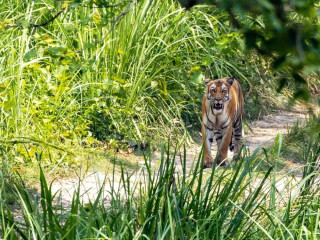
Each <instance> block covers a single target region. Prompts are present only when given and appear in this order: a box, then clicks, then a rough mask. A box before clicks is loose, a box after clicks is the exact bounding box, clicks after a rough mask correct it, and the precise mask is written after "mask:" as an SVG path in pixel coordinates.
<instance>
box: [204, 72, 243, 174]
mask: <svg viewBox="0 0 320 240" xmlns="http://www.w3.org/2000/svg"><path fill="white" fill-rule="evenodd" d="M204 83H205V85H206V91H205V94H204V96H203V99H202V127H201V132H202V143H203V145H204V161H203V166H204V167H205V168H207V167H212V166H213V164H214V159H213V157H212V155H211V146H212V143H213V138H215V140H216V142H217V145H218V156H217V164H220V165H228V164H229V161H228V159H227V156H228V148H229V149H230V151H234V154H233V160H235V159H237V157H238V156H239V153H240V151H241V147H242V116H243V111H244V99H243V94H242V90H241V86H240V84H239V82H238V81H237V80H236V79H234V78H230V77H225V78H221V79H216V80H211V79H210V78H205V80H204Z"/></svg>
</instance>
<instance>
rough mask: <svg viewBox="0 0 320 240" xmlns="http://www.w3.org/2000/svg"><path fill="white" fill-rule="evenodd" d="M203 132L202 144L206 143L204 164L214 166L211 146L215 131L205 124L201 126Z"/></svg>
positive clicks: (206, 166)
mask: <svg viewBox="0 0 320 240" xmlns="http://www.w3.org/2000/svg"><path fill="white" fill-rule="evenodd" d="M201 132H202V144H204V161H203V166H204V167H205V168H208V167H212V166H213V163H214V159H213V157H212V155H211V146H212V142H213V131H210V130H209V129H207V128H206V127H205V126H204V124H202V127H201Z"/></svg>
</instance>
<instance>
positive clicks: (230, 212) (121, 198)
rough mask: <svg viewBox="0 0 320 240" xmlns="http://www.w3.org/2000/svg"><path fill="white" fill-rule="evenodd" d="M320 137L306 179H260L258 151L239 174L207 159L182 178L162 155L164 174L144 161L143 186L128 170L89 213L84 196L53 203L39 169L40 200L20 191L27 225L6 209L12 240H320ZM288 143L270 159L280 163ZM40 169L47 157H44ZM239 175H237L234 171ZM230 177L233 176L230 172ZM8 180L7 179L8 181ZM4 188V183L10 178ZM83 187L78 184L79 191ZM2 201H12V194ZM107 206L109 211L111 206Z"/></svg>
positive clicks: (310, 152) (5, 227) (0, 205)
mask: <svg viewBox="0 0 320 240" xmlns="http://www.w3.org/2000/svg"><path fill="white" fill-rule="evenodd" d="M319 137H320V135H318V136H315V137H314V138H310V142H309V145H308V147H307V148H306V149H305V150H307V151H306V154H305V155H304V157H305V158H304V161H305V164H306V165H305V166H304V167H303V169H302V170H303V175H302V176H301V177H295V176H291V177H290V174H284V175H283V174H280V173H277V171H276V170H275V168H274V167H269V168H267V169H265V171H261V170H259V171H257V169H258V168H259V166H260V165H261V164H262V163H263V158H261V157H259V156H258V155H257V152H258V150H259V149H257V150H256V151H255V152H254V153H253V154H252V155H251V156H244V157H243V158H242V159H241V160H239V161H237V162H236V163H234V164H233V166H231V168H230V167H228V168H225V169H224V170H221V169H220V168H219V167H218V168H216V167H214V168H213V169H212V170H210V171H209V172H205V171H204V170H203V168H202V167H201V166H202V163H203V158H202V156H201V155H200V156H199V159H197V161H195V162H194V167H193V168H192V169H191V170H190V171H189V173H187V172H186V158H183V159H182V166H183V171H182V173H181V175H176V174H175V172H176V168H175V165H176V164H175V157H176V156H175V153H174V154H173V155H172V156H170V155H169V149H167V151H166V153H167V154H166V155H165V154H164V153H165V152H164V148H162V157H161V162H160V163H159V168H158V169H157V170H153V167H152V166H151V165H150V163H151V159H150V158H149V157H145V166H146V167H145V168H144V169H142V171H140V172H138V173H137V174H138V176H140V178H138V179H136V180H131V178H132V176H133V175H127V174H126V173H125V172H124V170H123V169H122V173H121V175H122V177H121V181H120V185H119V186H118V185H115V184H114V182H113V181H111V182H110V193H109V194H108V196H105V195H104V191H103V189H104V185H103V186H102V187H101V190H100V192H99V194H98V195H97V197H96V199H95V200H94V201H92V202H90V203H89V204H86V205H82V203H81V197H80V195H79V191H78V193H77V194H75V195H74V197H73V199H72V204H71V208H70V209H65V208H63V207H62V204H61V205H60V204H57V203H55V202H54V193H53V192H52V190H51V185H49V184H48V183H47V182H46V180H45V177H44V174H43V171H42V169H41V168H40V182H41V196H40V198H39V197H38V196H37V195H33V194H31V193H30V192H29V191H27V190H26V189H23V188H21V187H19V186H17V187H16V189H17V192H18V198H19V200H20V201H21V206H22V210H21V211H22V213H23V219H24V221H21V220H20V221H19V220H15V218H14V215H13V213H12V212H11V210H10V207H9V206H8V203H7V202H6V201H1V202H0V215H1V223H2V231H3V237H4V238H6V239H92V238H94V239H101V238H103V239H258V238H262V239H318V238H319V217H320V210H319V204H320V203H319V199H320V198H319V190H320V188H319V185H318V181H319V179H318V178H317V175H318V173H319V165H318V164H317V161H318V160H319V159H318V158H319V152H320V145H319V143H320V141H319V140H320V139H319ZM281 147H282V136H280V135H279V136H278V137H277V139H276V142H275V145H274V147H273V148H272V149H270V152H269V153H266V156H265V157H266V158H267V159H268V158H272V161H274V160H275V159H277V158H279V157H280V154H281ZM37 158H38V161H39V162H40V161H41V154H40V155H39V154H38V155H37ZM231 169H232V170H231ZM230 170H231V171H230ZM1 177H2V176H1ZM1 179H2V184H3V182H4V180H3V178H1ZM80 185H81V183H80V182H79V188H80ZM0 194H1V195H0V196H1V197H2V198H3V199H6V188H4V187H2V188H1V192H0ZM106 202H107V203H106Z"/></svg>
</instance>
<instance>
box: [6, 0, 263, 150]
mask: <svg viewBox="0 0 320 240" xmlns="http://www.w3.org/2000/svg"><path fill="white" fill-rule="evenodd" d="M106 4H110V6H111V5H112V7H107V6H106ZM14 6H16V7H14ZM54 8H56V9H64V12H62V13H61V15H60V16H59V17H57V18H55V19H54V20H53V21H52V22H50V24H47V25H45V26H43V27H37V28H35V27H32V26H35V25H37V24H38V25H39V24H40V25H41V23H46V22H48V21H50V20H51V19H53V17H54V16H56V12H57V11H55V10H53V9H54ZM13 9H14V11H13ZM58 12H59V11H58ZM0 19H3V24H4V25H3V26H4V27H3V28H2V30H1V31H2V33H3V34H2V35H1V39H2V40H1V56H2V57H1V61H2V64H1V69H2V71H1V82H0V87H1V89H2V92H1V95H0V98H1V99H2V101H3V103H2V105H1V106H0V107H1V111H2V116H3V118H2V120H1V121H2V122H1V123H2V124H1V125H2V129H1V131H2V136H7V137H15V136H32V137H34V138H37V139H41V140H43V141H47V142H52V143H54V144H60V140H62V141H67V140H68V141H69V140H71V142H80V141H81V139H83V138H86V137H91V136H94V137H95V138H97V139H99V140H105V141H108V142H109V141H113V140H115V139H116V140H119V139H134V140H136V141H145V140H148V141H150V140H152V139H155V138H161V137H164V136H167V135H168V134H180V135H185V136H187V135H188V132H187V130H186V126H189V125H191V126H192V127H193V128H194V129H197V128H198V127H199V122H200V121H199V118H200V114H199V112H200V102H201V98H202V94H203V88H204V85H203V84H202V81H203V78H204V77H205V75H209V76H212V77H223V76H238V78H240V81H241V82H242V83H243V86H244V88H245V89H252V86H253V84H252V83H253V81H252V80H251V79H250V78H249V77H250V75H252V69H248V71H247V73H245V74H243V73H242V71H240V70H239V66H240V65H241V64H242V62H243V61H244V59H247V58H246V56H245V55H242V54H240V52H239V50H238V49H239V42H240V36H239V34H238V33H235V32H231V31H230V29H229V26H228V24H223V23H224V22H225V21H226V20H227V16H226V15H225V14H218V12H217V11H216V10H214V9H207V8H197V9H195V10H194V11H192V12H185V11H184V10H183V9H181V8H180V7H179V5H177V4H175V3H174V2H172V1H169V0H168V1H163V2H157V3H154V2H152V1H147V0H146V1H141V2H129V3H124V2H122V1H114V2H110V1H108V2H107V1H74V2H56V1H53V2H48V1H36V2H30V3H24V4H22V5H17V2H16V1H13V0H12V1H9V2H6V4H4V3H3V4H1V17H0ZM21 21H28V22H29V24H28V26H24V24H22V26H20V25H19V23H21ZM14 39H16V41H13V40H14ZM253 71H255V70H253ZM256 103H257V102H256ZM249 105H250V103H249ZM249 105H248V106H249Z"/></svg>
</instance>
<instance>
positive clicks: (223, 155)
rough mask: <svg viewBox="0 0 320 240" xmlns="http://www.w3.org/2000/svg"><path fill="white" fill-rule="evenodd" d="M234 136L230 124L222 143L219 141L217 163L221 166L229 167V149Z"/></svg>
mask: <svg viewBox="0 0 320 240" xmlns="http://www.w3.org/2000/svg"><path fill="white" fill-rule="evenodd" d="M231 136H232V124H230V125H229V126H228V127H227V129H226V130H225V133H224V135H223V136H222V139H221V142H219V141H218V140H217V143H218V159H217V163H218V164H220V163H222V162H223V163H222V164H221V165H228V164H229V161H228V149H229V145H230V141H231Z"/></svg>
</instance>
